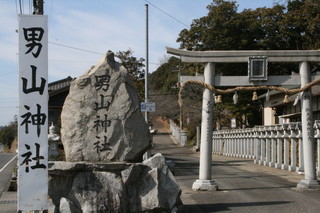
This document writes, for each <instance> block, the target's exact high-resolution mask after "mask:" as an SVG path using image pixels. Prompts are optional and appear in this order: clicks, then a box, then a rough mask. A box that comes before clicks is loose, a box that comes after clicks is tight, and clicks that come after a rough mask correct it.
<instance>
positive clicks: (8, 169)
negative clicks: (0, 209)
mask: <svg viewBox="0 0 320 213" xmlns="http://www.w3.org/2000/svg"><path fill="white" fill-rule="evenodd" d="M13 158H15V154H10V153H0V197H1V195H2V192H3V191H4V190H6V189H7V187H8V184H9V181H10V179H11V173H12V171H13V169H14V168H15V166H16V164H17V159H16V158H15V159H14V160H12V159H13ZM11 160H12V161H11ZM10 161H11V162H10ZM9 162H10V163H9ZM8 163H9V164H8Z"/></svg>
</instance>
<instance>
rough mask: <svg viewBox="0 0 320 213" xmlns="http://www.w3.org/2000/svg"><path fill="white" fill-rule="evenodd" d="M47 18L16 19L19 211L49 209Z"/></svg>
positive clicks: (25, 16)
mask: <svg viewBox="0 0 320 213" xmlns="http://www.w3.org/2000/svg"><path fill="white" fill-rule="evenodd" d="M47 22H48V17H47V16H43V15H41V16H40V15H20V16H19V116H18V137H19V148H18V175H19V176H18V210H21V211H31V210H46V209H48V82H47V81H48V27H47Z"/></svg>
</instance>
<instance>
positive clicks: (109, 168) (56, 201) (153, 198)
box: [49, 154, 181, 213]
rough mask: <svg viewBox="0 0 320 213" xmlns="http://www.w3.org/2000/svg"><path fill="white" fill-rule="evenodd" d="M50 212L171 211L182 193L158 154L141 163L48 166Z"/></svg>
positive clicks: (81, 163) (82, 163)
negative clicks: (51, 207)
mask: <svg viewBox="0 0 320 213" xmlns="http://www.w3.org/2000/svg"><path fill="white" fill-rule="evenodd" d="M49 176H50V180H49V196H50V198H51V200H52V203H53V205H51V206H53V208H54V209H51V210H52V211H53V212H73V213H77V212H144V211H148V212H153V211H157V212H158V211H163V212H171V211H172V210H173V209H175V208H176V207H177V205H181V201H180V194H181V190H180V187H179V185H178V184H177V183H176V181H175V179H174V176H173V175H172V173H171V171H170V169H169V168H168V166H167V165H166V163H165V158H164V157H163V156H162V155H161V154H156V155H154V156H153V157H152V158H149V159H147V160H145V161H144V162H142V163H125V162H108V163H106V162H102V163H91V162H61V161H55V162H50V163H49Z"/></svg>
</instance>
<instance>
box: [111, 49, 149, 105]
mask: <svg viewBox="0 0 320 213" xmlns="http://www.w3.org/2000/svg"><path fill="white" fill-rule="evenodd" d="M115 55H116V57H117V58H119V60H120V63H121V65H122V66H124V67H125V68H126V69H127V70H128V72H129V75H130V77H131V79H132V80H133V83H134V86H135V88H136V90H137V93H138V97H139V100H140V101H142V100H144V69H143V67H144V64H143V62H144V59H143V58H139V59H138V58H137V57H135V56H133V51H132V50H131V49H128V50H126V51H119V52H117V53H116V54H115Z"/></svg>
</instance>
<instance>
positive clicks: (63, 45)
mask: <svg viewBox="0 0 320 213" xmlns="http://www.w3.org/2000/svg"><path fill="white" fill-rule="evenodd" d="M48 43H49V44H54V45H57V46H62V47H67V48H70V49H74V50H80V51H83V52H88V53H94V54H98V55H103V54H104V53H99V52H94V51H90V50H85V49H81V48H78V47H72V46H69V45H65V44H58V43H55V42H51V41H49V42H48Z"/></svg>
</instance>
